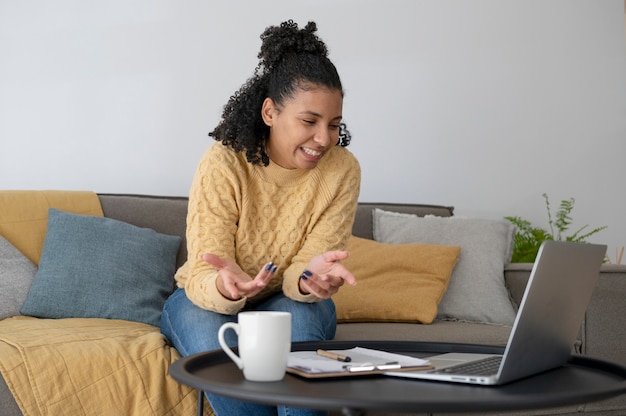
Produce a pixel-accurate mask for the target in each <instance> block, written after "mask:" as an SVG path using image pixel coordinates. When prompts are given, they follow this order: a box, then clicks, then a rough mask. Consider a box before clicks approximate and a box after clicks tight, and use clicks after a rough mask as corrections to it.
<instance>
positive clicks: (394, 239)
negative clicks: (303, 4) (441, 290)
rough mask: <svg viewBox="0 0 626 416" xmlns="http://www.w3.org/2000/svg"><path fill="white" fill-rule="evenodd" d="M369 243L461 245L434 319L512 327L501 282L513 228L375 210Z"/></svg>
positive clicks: (507, 297) (497, 223)
mask: <svg viewBox="0 0 626 416" xmlns="http://www.w3.org/2000/svg"><path fill="white" fill-rule="evenodd" d="M373 231H374V239H375V240H376V241H380V242H384V243H397V244H404V243H423V244H442V245H458V246H461V252H460V254H459V261H458V263H457V265H456V267H455V268H454V270H453V271H452V277H451V279H450V284H449V285H448V290H447V291H446V293H445V294H444V296H443V299H442V300H441V303H440V304H439V308H438V312H437V318H438V319H447V320H458V321H465V322H479V323H489V324H498V325H506V326H512V325H513V322H514V321H515V314H516V307H515V305H514V303H513V301H512V300H511V297H510V294H509V291H508V289H507V287H506V284H505V281H504V265H505V264H506V263H508V262H510V261H511V256H512V252H513V235H514V233H515V227H514V226H513V225H512V224H511V223H509V222H508V221H504V220H502V221H498V220H488V219H475V218H463V217H446V218H444V217H434V216H426V217H423V218H421V217H417V216H416V215H411V214H398V213H394V212H388V211H383V210H380V209H375V210H374V213H373Z"/></svg>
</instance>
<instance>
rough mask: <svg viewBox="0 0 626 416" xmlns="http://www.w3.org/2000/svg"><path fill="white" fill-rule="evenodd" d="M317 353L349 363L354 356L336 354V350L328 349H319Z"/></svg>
mask: <svg viewBox="0 0 626 416" xmlns="http://www.w3.org/2000/svg"><path fill="white" fill-rule="evenodd" d="M317 355H321V356H322V357H326V358H330V359H332V360H337V361H343V362H344V363H349V362H350V361H352V358H350V357H348V356H347V355H341V354H336V353H334V352H330V351H326V350H321V349H320V350H317Z"/></svg>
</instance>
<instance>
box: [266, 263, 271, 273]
mask: <svg viewBox="0 0 626 416" xmlns="http://www.w3.org/2000/svg"><path fill="white" fill-rule="evenodd" d="M270 270H272V262H271V261H270V262H269V264H268V265H267V266H265V271H266V272H269V271H270Z"/></svg>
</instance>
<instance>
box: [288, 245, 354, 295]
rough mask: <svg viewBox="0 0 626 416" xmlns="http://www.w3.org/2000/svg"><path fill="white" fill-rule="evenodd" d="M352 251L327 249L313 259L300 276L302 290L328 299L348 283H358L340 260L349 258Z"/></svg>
mask: <svg viewBox="0 0 626 416" xmlns="http://www.w3.org/2000/svg"><path fill="white" fill-rule="evenodd" d="M349 255H350V253H348V252H347V251H343V250H335V251H327V252H326V253H323V254H319V255H317V256H315V257H313V258H312V259H311V261H310V262H309V265H308V267H307V269H306V270H305V271H304V272H303V273H302V276H300V282H299V285H300V291H301V292H302V293H312V294H314V295H315V296H317V297H318V298H321V299H328V298H330V297H331V296H332V295H334V294H335V293H337V292H338V291H339V288H340V287H341V286H343V285H344V283H348V284H350V285H352V286H354V285H356V279H355V278H354V276H353V275H352V273H350V271H349V270H348V269H347V268H346V267H345V266H344V265H343V264H341V263H339V261H340V260H345V259H347V258H348V256H349Z"/></svg>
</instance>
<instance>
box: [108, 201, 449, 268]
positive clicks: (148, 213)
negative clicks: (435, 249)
mask: <svg viewBox="0 0 626 416" xmlns="http://www.w3.org/2000/svg"><path fill="white" fill-rule="evenodd" d="M98 197H99V198H100V204H101V205H102V211H103V212H104V216H105V217H109V218H114V219H117V220H121V221H124V222H127V223H129V224H133V225H136V226H138V227H144V228H151V229H153V230H155V231H157V232H159V233H163V234H169V235H177V236H179V237H181V238H182V239H183V242H182V244H181V247H180V250H179V251H178V258H177V261H176V262H177V265H178V267H180V266H182V264H183V263H184V262H185V260H186V259H187V239H186V237H185V229H186V224H187V221H186V220H187V203H188V198H186V197H167V196H151V195H128V194H99V195H98ZM374 208H380V209H383V210H386V211H394V212H401V213H406V214H414V215H418V216H424V215H437V216H440V217H450V216H452V215H453V212H454V208H453V207H450V206H441V205H424V204H393V203H375V202H359V206H358V208H357V212H356V218H355V220H354V225H353V227H352V233H353V234H354V235H355V236H357V237H362V238H369V239H372V238H373V236H372V210H373V209H374Z"/></svg>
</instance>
